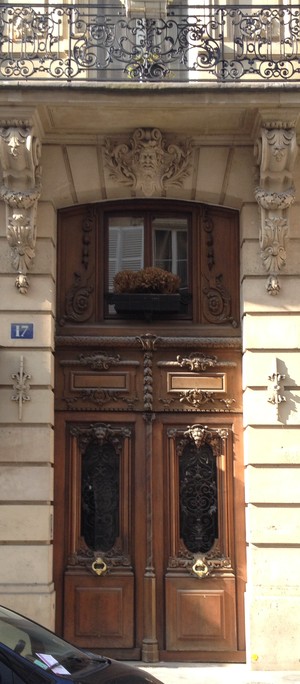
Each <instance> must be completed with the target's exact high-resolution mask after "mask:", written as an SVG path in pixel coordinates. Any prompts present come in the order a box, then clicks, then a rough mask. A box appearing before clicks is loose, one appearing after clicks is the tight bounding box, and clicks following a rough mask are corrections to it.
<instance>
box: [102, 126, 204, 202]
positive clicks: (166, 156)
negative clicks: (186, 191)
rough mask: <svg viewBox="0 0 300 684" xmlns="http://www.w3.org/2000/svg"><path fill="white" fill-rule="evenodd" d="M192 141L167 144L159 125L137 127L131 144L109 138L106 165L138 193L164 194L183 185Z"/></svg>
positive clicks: (113, 175)
mask: <svg viewBox="0 0 300 684" xmlns="http://www.w3.org/2000/svg"><path fill="white" fill-rule="evenodd" d="M191 155H192V148H191V144H190V142H187V141H186V142H185V143H183V144H175V143H172V144H168V142H167V141H166V139H165V138H164V137H163V135H162V133H161V131H160V130H159V129H158V128H138V129H136V130H135V131H134V133H133V135H132V137H131V138H130V140H129V143H128V144H126V143H119V144H114V143H113V142H112V141H111V140H107V141H106V148H105V164H106V168H107V171H108V173H109V175H110V177H111V178H112V179H113V180H114V181H116V182H117V183H120V184H121V185H127V186H129V187H131V188H132V190H134V191H135V193H136V194H137V195H139V194H141V195H145V196H146V197H151V196H152V195H154V194H155V193H157V194H160V195H163V194H164V192H165V190H166V188H167V186H169V185H175V186H177V187H178V186H179V187H180V186H181V185H182V183H183V181H184V179H185V178H186V176H187V175H188V173H189V172H190V169H191Z"/></svg>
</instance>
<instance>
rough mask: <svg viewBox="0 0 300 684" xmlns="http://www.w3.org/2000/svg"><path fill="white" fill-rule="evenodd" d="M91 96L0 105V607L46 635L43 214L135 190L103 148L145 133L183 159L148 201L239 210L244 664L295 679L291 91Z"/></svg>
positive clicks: (46, 247)
mask: <svg viewBox="0 0 300 684" xmlns="http://www.w3.org/2000/svg"><path fill="white" fill-rule="evenodd" d="M81 95H82V94H81ZM7 96H8V99H9V104H8V103H7ZM99 97H100V96H98V94H97V92H95V91H93V92H89V91H87V93H86V99H84V98H82V97H80V93H78V92H76V91H75V90H74V92H73V93H72V91H70V90H69V91H68V101H67V102H66V98H65V94H64V93H63V92H62V91H61V90H59V89H57V91H54V92H53V93H51V97H50V95H49V93H48V94H47V93H46V94H45V91H41V93H40V94H39V93H38V91H36V92H32V91H30V92H28V94H26V93H24V92H23V94H22V96H20V95H18V93H17V90H15V89H13V88H12V89H10V91H9V92H7V93H5V94H3V93H2V95H1V94H0V112H1V131H0V141H1V145H0V156H1V165H2V172H3V184H2V191H1V197H2V203H1V205H0V211H1V222H0V247H1V249H0V291H1V295H0V297H1V307H0V330H1V335H0V344H1V347H2V348H1V352H0V353H1V363H0V394H1V402H0V445H1V446H0V475H1V477H0V501H1V518H0V568H1V571H0V602H2V603H4V604H5V605H8V606H10V607H13V608H14V609H16V610H20V611H21V612H23V613H27V614H28V615H29V616H31V617H33V618H34V619H36V620H39V621H41V622H43V623H44V624H46V625H47V626H49V627H52V628H53V626H54V616H55V591H54V586H53V581H52V527H53V514H55V511H53V477H52V475H53V468H52V466H53V463H54V461H55V454H54V449H53V430H54V412H53V397H54V394H53V393H54V392H55V387H54V373H53V355H54V321H55V299H56V294H55V287H56V286H55V279H56V268H55V264H56V229H57V222H56V213H57V210H58V209H59V208H61V207H65V206H71V205H75V204H82V203H89V202H94V201H105V200H106V199H120V198H126V197H130V196H131V195H134V196H137V197H138V196H140V197H141V196H143V194H144V193H143V190H144V185H143V183H142V184H141V183H140V184H137V183H136V182H135V184H134V185H131V186H130V185H129V186H128V185H126V184H124V183H121V182H119V183H118V182H116V179H115V178H113V177H112V175H111V173H110V172H109V171H110V169H109V165H108V164H107V162H106V157H105V155H106V154H107V149H108V148H107V139H108V138H109V139H110V140H111V141H112V142H111V144H112V146H113V147H112V148H110V149H113V150H115V149H116V147H115V146H116V145H117V143H118V141H119V142H122V144H123V143H124V141H125V143H126V144H127V145H128V149H129V150H130V142H129V141H130V139H131V136H132V135H133V133H134V131H136V130H138V129H139V127H141V128H142V129H147V128H149V127H150V126H151V127H152V128H154V127H157V128H158V130H159V131H161V133H162V136H163V137H166V140H167V145H170V144H171V143H175V144H176V145H177V146H179V147H178V149H180V146H181V145H183V144H184V143H187V141H188V144H189V149H190V150H191V151H192V154H193V164H192V169H191V170H190V171H189V173H186V174H183V176H182V178H181V181H182V182H180V184H179V187H178V186H176V187H174V186H172V184H169V185H162V183H161V177H160V178H158V176H157V174H156V176H155V179H154V181H153V186H152V190H153V191H152V193H151V195H152V196H153V197H155V196H162V193H163V195H164V196H166V197H168V198H171V199H172V198H177V199H187V200H191V201H205V202H207V203H211V204H216V205H223V206H228V207H232V208H236V209H239V211H240V238H241V239H240V263H241V312H242V345H243V392H244V404H243V410H244V454H245V471H246V520H247V548H248V568H247V572H248V584H247V592H246V597H245V601H246V628H247V659H248V661H249V663H251V667H252V668H253V669H258V670H261V669H279V670H280V669H281V670H283V669H298V668H299V658H298V655H297V649H296V648H295V646H296V644H297V643H298V641H299V638H300V621H299V602H300V591H299V582H298V574H299V573H298V570H299V553H298V550H299V543H300V526H299V506H300V498H299V496H300V495H299V491H300V487H299V484H300V447H299V445H298V440H297V438H298V436H299V424H300V420H299V411H298V404H299V398H300V380H299V377H298V376H299V348H300V317H299V276H300V235H299V203H300V159H299V157H297V142H296V140H297V130H298V114H299V111H300V110H299V111H298V108H297V104H296V101H297V97H298V96H297V94H294V95H293V93H292V92H290V94H287V96H286V100H287V102H284V95H282V99H281V97H280V96H279V95H278V93H277V92H276V91H274V93H272V92H271V93H269V94H265V93H263V92H261V93H254V92H253V93H251V90H250V91H249V93H248V94H247V93H245V92H244V93H242V94H240V93H238V92H237V91H235V92H233V94H232V98H231V100H230V98H227V97H226V95H224V94H222V93H221V92H220V93H216V92H213V93H212V94H209V93H208V92H207V93H206V96H205V98H206V99H205V98H204V94H203V92H202V93H201V92H200V93H199V91H198V92H197V91H196V90H195V91H194V92H191V91H188V92H187V93H186V97H185V101H184V102H183V101H182V99H181V96H180V97H179V93H175V94H174V92H172V89H171V88H170V89H169V91H168V90H167V91H165V92H162V93H159V92H157V90H156V89H154V90H153V92H152V93H151V92H150V90H148V91H147V88H146V87H145V88H143V89H142V90H141V91H140V92H137V93H136V92H135V91H132V92H130V91H128V92H126V89H124V88H123V89H120V91H119V92H117V93H115V94H111V93H109V92H108V93H102V95H101V97H102V98H103V99H104V102H102V104H100V102H99ZM204 99H205V101H204ZM282 101H283V103H282ZM83 103H84V104H85V107H84V110H83V108H82V105H83ZM121 104H122V121H120V117H119V112H120V105H121ZM12 113H13V116H12ZM12 140H13V141H14V143H13V144H12V142H11V141H12ZM40 146H41V149H40ZM25 148H26V155H25V154H24V149H25ZM166 149H167V148H166ZM181 149H182V148H181ZM37 150H38V152H37ZM274 150H275V153H274ZM12 151H13V154H12ZM276 155H277V156H276ZM20 160H21V161H20ZM18 161H20V163H18ZM83 169H84V172H83ZM156 170H157V169H156ZM40 180H41V187H40ZM28 198H29V199H28ZM26 199H28V202H26ZM268 200H269V201H268ZM28 205H30V206H28ZM16 207H17V209H16ZM35 211H36V216H35ZM20 215H21V218H22V220H19V219H18V217H19V218H20ZM18 221H19V223H18ZM17 224H18V226H19V228H20V226H23V229H22V230H21V232H20V230H19V233H18V230H17V228H16V226H17ZM13 226H15V230H14V231H13V233H12V227H13ZM24 226H27V227H28V230H25V228H24ZM36 229H37V230H36ZM22 231H23V232H22ZM276 231H277V232H276ZM28 234H29V237H28ZM12 235H13V237H12ZM20 245H21V248H20ZM21 252H22V253H24V252H25V253H27V258H26V259H25V260H24V259H23V261H22V260H21V259H20V254H21ZM270 255H271V256H270ZM16 279H17V280H16ZM15 283H16V284H17V287H16V286H15ZM22 284H23V292H22ZM28 323H32V324H33V330H34V333H33V337H32V338H27V337H26V333H24V328H19V332H18V334H17V336H16V337H14V338H12V335H11V325H12V324H19V325H22V326H23V325H26V324H28ZM23 333H24V334H23ZM22 381H23V384H22Z"/></svg>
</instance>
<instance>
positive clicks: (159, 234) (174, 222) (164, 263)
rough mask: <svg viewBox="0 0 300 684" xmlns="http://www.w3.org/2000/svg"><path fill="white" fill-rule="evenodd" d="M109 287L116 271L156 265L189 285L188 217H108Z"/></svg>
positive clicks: (183, 285) (181, 283)
mask: <svg viewBox="0 0 300 684" xmlns="http://www.w3.org/2000/svg"><path fill="white" fill-rule="evenodd" d="M108 263H109V270H108V289H109V291H110V292H111V291H112V290H113V281H114V277H115V275H116V273H118V272H119V271H122V270H126V269H130V270H133V271H138V270H139V269H141V268H144V267H145V266H156V267H158V268H162V269H164V270H165V271H171V273H175V274H176V275H178V276H179V277H180V287H182V288H186V287H188V275H189V274H188V217H186V216H182V217H176V218H175V217H171V216H132V215H129V216H126V215H124V216H122V215H119V216H109V217H108Z"/></svg>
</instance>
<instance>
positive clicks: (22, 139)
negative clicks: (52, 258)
mask: <svg viewBox="0 0 300 684" xmlns="http://www.w3.org/2000/svg"><path fill="white" fill-rule="evenodd" d="M40 156H41V146H40V141H39V139H38V138H37V137H36V136H35V135H34V133H33V127H32V126H31V125H30V123H29V122H28V121H1V122H0V158H1V166H2V185H1V187H0V199H2V200H3V201H4V202H5V205H6V231H7V240H8V243H9V245H10V248H11V253H12V260H11V264H12V267H13V268H14V269H15V270H16V271H17V272H18V276H17V278H16V282H15V284H16V287H17V288H18V290H19V292H21V294H26V292H27V290H28V280H27V271H28V270H30V268H31V266H32V263H33V260H34V257H35V243H36V213H37V203H38V199H39V197H40V193H41V167H40V164H39V162H40Z"/></svg>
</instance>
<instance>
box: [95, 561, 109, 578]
mask: <svg viewBox="0 0 300 684" xmlns="http://www.w3.org/2000/svg"><path fill="white" fill-rule="evenodd" d="M92 570H93V572H94V573H95V574H96V575H98V576H99V577H100V575H104V574H105V572H106V571H107V565H106V563H105V561H104V560H103V558H100V557H98V558H96V560H94V562H93V563H92Z"/></svg>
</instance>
